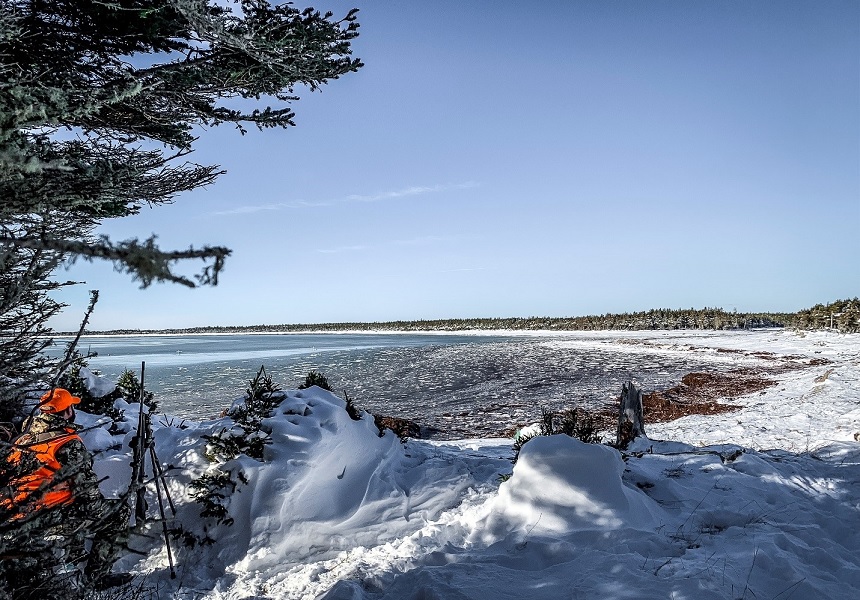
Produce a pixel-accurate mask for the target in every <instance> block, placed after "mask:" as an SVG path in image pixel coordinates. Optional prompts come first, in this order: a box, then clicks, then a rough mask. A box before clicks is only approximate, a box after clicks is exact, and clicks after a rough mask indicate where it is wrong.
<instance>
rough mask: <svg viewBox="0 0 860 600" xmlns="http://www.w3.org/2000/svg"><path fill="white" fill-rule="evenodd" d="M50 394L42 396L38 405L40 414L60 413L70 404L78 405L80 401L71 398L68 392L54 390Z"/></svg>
mask: <svg viewBox="0 0 860 600" xmlns="http://www.w3.org/2000/svg"><path fill="white" fill-rule="evenodd" d="M51 394H52V392H45V394H44V395H43V396H42V404H41V405H40V407H41V409H42V412H46V413H61V412H63V411H64V410H66V409H67V408H69V407H70V406H71V405H72V404H80V402H81V399H80V398H78V397H77V396H72V395H71V394H70V393H69V390H64V389H63V388H56V389H55V390H53V395H51Z"/></svg>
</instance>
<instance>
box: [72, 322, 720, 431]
mask: <svg viewBox="0 0 860 600" xmlns="http://www.w3.org/2000/svg"><path fill="white" fill-rule="evenodd" d="M79 349H80V350H81V351H82V352H87V351H89V352H96V353H97V354H98V356H96V357H94V358H91V359H90V361H89V364H90V368H92V369H94V370H97V371H99V372H100V373H101V374H102V375H104V376H105V377H108V378H110V379H112V380H115V379H116V377H118V376H119V375H120V374H121V373H122V372H123V371H124V370H125V369H129V370H133V371H135V372H137V373H138V375H139V374H140V366H141V361H145V362H146V378H145V384H146V388H147V389H148V390H150V391H153V392H154V393H155V395H156V399H157V400H158V402H159V404H160V410H161V412H164V413H166V414H169V415H176V416H179V417H183V418H192V419H201V418H211V417H215V416H217V415H218V414H219V413H220V412H221V411H222V410H223V409H224V408H226V407H228V406H229V405H230V404H231V403H232V402H233V400H235V399H237V398H240V397H242V396H243V395H244V391H245V389H246V388H247V386H248V382H249V381H250V380H251V379H252V378H253V377H254V375H255V374H256V373H257V370H258V369H259V368H260V366H261V365H264V366H265V367H266V371H267V372H268V373H269V375H271V376H272V378H273V379H274V381H275V382H276V383H278V384H279V385H280V386H281V388H283V389H294V388H296V387H297V386H298V385H299V384H301V383H303V382H304V378H305V376H306V375H307V373H308V372H309V371H311V370H316V371H318V372H321V373H323V374H324V375H325V376H326V377H327V379H328V381H329V384H330V385H331V387H332V389H333V390H334V391H335V393H337V394H338V395H340V396H341V397H343V395H344V393H348V394H349V396H350V398H351V399H353V401H354V402H355V404H356V405H357V406H359V407H360V408H362V409H365V410H368V411H370V412H372V413H374V414H380V415H390V416H397V417H404V418H409V419H412V420H414V421H416V422H417V423H418V424H419V425H420V426H421V427H422V436H423V437H430V438H436V439H454V438H462V437H480V436H493V435H502V434H503V433H505V432H510V431H511V430H512V428H514V427H517V426H521V425H524V424H527V423H530V422H534V421H536V420H537V418H538V417H539V415H540V409H541V407H546V408H550V409H560V408H568V407H573V406H585V407H591V408H593V407H597V406H601V405H603V404H604V403H606V402H609V401H611V400H612V399H614V398H617V397H618V395H619V394H620V390H621V385H622V383H624V382H626V381H628V380H630V379H636V380H638V381H639V382H641V383H642V384H643V386H644V388H645V389H646V390H652V389H662V388H667V387H671V386H672V385H675V384H677V383H678V381H680V378H681V377H682V376H683V375H684V374H686V373H688V372H691V371H698V370H703V369H708V368H710V369H713V368H718V367H715V365H713V364H710V363H708V358H707V356H703V355H695V354H690V355H689V356H677V355H673V356H669V355H665V354H660V353H656V352H654V353H649V351H648V349H647V347H643V348H642V349H641V351H637V352H625V353H615V352H611V351H609V350H600V349H582V348H570V347H565V346H564V345H560V344H557V343H555V342H554V340H553V338H551V337H550V338H548V337H533V336H522V337H520V336H514V337H510V336H492V335H487V336H484V335H480V336H470V335H433V334H283V335H280V334H265V335H263V334H256V335H255V334H248V335H190V336H189V335H184V336H182V335H153V336H86V337H84V338H82V339H81V342H80V345H79Z"/></svg>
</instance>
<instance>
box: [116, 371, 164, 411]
mask: <svg viewBox="0 0 860 600" xmlns="http://www.w3.org/2000/svg"><path fill="white" fill-rule="evenodd" d="M116 387H117V388H119V390H120V391H121V392H122V397H123V398H125V399H126V401H127V402H139V401H140V390H141V388H140V380H139V379H138V378H137V375H136V374H135V372H134V371H129V370H128V369H126V370H125V371H123V372H122V375H120V376H119V379H117V380H116ZM143 403H144V404H145V405H146V406H148V407H149V410H150V412H155V411H157V410H158V403H157V402H156V401H155V394H153V393H152V392H147V391H144V392H143Z"/></svg>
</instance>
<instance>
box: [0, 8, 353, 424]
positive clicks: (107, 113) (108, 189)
mask: <svg viewBox="0 0 860 600" xmlns="http://www.w3.org/2000/svg"><path fill="white" fill-rule="evenodd" d="M357 35H358V23H357V22H356V11H350V12H349V13H347V14H346V15H345V16H344V17H343V18H340V19H337V18H334V16H333V15H332V14H331V13H325V14H322V13H320V12H318V11H315V10H313V9H304V10H302V9H299V8H296V7H294V6H292V5H291V4H289V3H286V4H279V5H277V6H274V7H273V6H270V5H269V4H268V3H267V2H265V1H264V0H240V1H238V2H233V3H230V4H229V5H225V3H222V2H216V1H214V0H50V1H48V0H4V2H2V3H0V198H2V199H3V201H2V202H0V292H2V293H0V419H2V420H8V419H7V417H8V416H9V415H10V414H14V413H15V412H16V411H18V410H20V407H21V401H22V394H24V393H25V392H26V390H27V389H28V388H29V387H31V384H32V383H33V382H37V381H42V382H43V383H44V382H45V381H50V380H51V377H52V376H53V373H52V371H54V372H56V369H55V367H56V362H55V361H51V360H49V359H47V358H45V356H44V353H43V351H44V349H45V348H46V347H48V346H49V345H50V344H51V343H52V340H51V338H50V336H51V334H52V331H51V330H50V328H49V327H48V326H47V322H48V320H49V319H50V318H51V317H52V316H54V315H56V314H57V312H59V311H60V310H61V309H62V307H63V306H62V305H61V304H59V303H57V302H55V301H53V300H51V299H50V298H49V297H48V293H49V292H51V291H53V290H56V289H58V288H60V287H62V286H64V285H68V284H69V282H62V281H56V280H54V279H53V278H52V274H53V273H54V271H55V269H56V267H57V266H58V265H59V264H60V263H61V262H62V261H63V260H64V259H71V260H74V259H76V258H83V259H87V260H92V259H96V258H101V259H106V260H110V261H112V262H113V263H114V266H115V268H116V269H117V270H120V271H124V272H128V273H130V274H131V275H132V277H133V278H134V279H136V280H138V281H140V283H141V285H142V286H143V287H146V286H148V285H150V284H151V283H152V282H156V281H172V282H176V283H180V284H182V285H187V286H192V287H193V286H195V285H200V284H216V283H217V281H218V276H219V273H220V271H221V268H222V267H223V264H224V260H225V258H226V257H227V256H228V255H229V253H230V251H229V250H228V249H227V248H223V247H219V246H206V247H203V248H189V249H187V250H179V251H162V250H161V249H159V248H158V247H157V245H156V243H155V237H154V236H153V237H150V238H149V239H146V240H137V239H130V240H125V241H119V242H116V241H112V240H109V239H107V238H105V237H99V236H95V235H94V234H93V232H94V229H95V227H96V226H97V225H98V224H99V223H100V222H102V221H103V220H105V219H110V218H116V217H123V216H127V215H132V214H135V213H137V212H139V211H140V210H141V209H142V208H143V207H147V206H150V207H151V206H157V205H160V204H165V203H169V202H171V201H173V199H174V198H175V197H176V195H177V194H179V193H181V192H184V191H188V190H193V189H196V188H198V187H201V186H203V185H206V184H209V183H212V182H213V181H215V179H216V178H217V176H218V175H219V174H221V172H222V171H221V169H220V167H218V166H217V165H199V164H195V163H193V162H191V161H190V160H189V154H190V153H191V152H192V151H193V145H194V141H195V133H194V132H195V128H199V127H211V126H215V125H219V124H224V123H227V124H231V125H234V126H235V127H237V128H238V129H239V130H240V132H244V129H243V127H245V126H247V125H252V126H256V127H259V128H261V129H265V128H272V127H276V128H287V127H290V126H292V125H293V116H294V115H293V111H292V108H291V103H292V102H293V101H295V100H296V99H297V95H296V90H297V89H299V88H301V89H305V90H315V89H318V88H319V87H321V86H322V85H323V84H325V83H327V82H328V81H330V80H332V79H337V78H338V77H340V76H341V75H344V74H346V73H350V72H353V71H356V70H357V69H359V68H360V67H361V62H360V61H359V60H357V59H355V58H352V57H351V56H350V53H351V41H352V40H353V39H354V38H355V37H356V36H357ZM183 259H195V260H201V261H203V264H204V267H203V269H202V271H201V272H199V273H198V274H197V275H195V276H193V277H188V276H185V275H183V274H180V273H177V272H176V271H175V266H176V263H177V262H178V261H180V260H183Z"/></svg>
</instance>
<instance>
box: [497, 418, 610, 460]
mask: <svg viewBox="0 0 860 600" xmlns="http://www.w3.org/2000/svg"><path fill="white" fill-rule="evenodd" d="M540 412H541V418H540V422H539V423H538V431H533V432H528V433H524V434H519V435H517V436H516V437H515V438H514V457H513V459H512V462H514V463H516V462H517V459H518V458H519V456H520V450H522V448H523V446H525V445H526V443H528V442H529V441H530V440H533V439H534V438H536V437H538V436H542V435H556V434H560V433H563V434H564V435H568V436H570V437H572V438H576V439H578V440H579V441H581V442H584V443H586V444H600V443H602V442H603V440H602V439H601V437H600V436H599V435H598V433H597V431H598V430H597V422H596V421H595V419H594V417H592V416H591V415H590V414H588V412H587V411H585V410H583V409H580V408H569V409H567V410H565V411H563V412H562V413H560V414H559V415H556V414H555V413H553V412H552V411H550V410H548V409H546V408H541V411H540Z"/></svg>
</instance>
